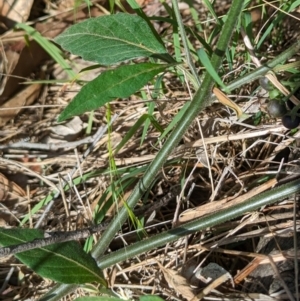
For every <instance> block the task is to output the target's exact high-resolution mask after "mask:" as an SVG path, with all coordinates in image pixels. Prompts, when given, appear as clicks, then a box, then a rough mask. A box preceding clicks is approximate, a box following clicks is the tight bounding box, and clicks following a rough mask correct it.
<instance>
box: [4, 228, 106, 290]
mask: <svg viewBox="0 0 300 301" xmlns="http://www.w3.org/2000/svg"><path fill="white" fill-rule="evenodd" d="M43 237H44V236H43V231H41V230H38V229H4V228H0V245H1V246H4V247H6V246H10V245H17V244H23V243H26V242H29V241H32V240H34V239H36V238H43ZM15 256H16V257H17V258H18V259H19V260H20V261H21V262H23V263H24V264H26V265H27V266H29V267H30V268H31V269H32V270H34V271H35V272H36V273H37V274H39V275H40V276H42V277H46V278H49V279H51V280H54V281H57V282H62V283H75V284H82V283H87V282H92V281H97V282H99V283H101V284H103V285H106V281H105V280H104V278H103V275H102V272H101V270H100V269H99V268H98V266H97V264H96V261H95V260H94V258H93V257H92V256H91V255H89V254H87V253H85V252H84V251H83V250H82V248H81V246H80V245H79V243H77V242H75V241H69V242H64V243H57V244H53V245H50V246H47V247H42V248H37V249H33V250H29V251H25V252H21V253H18V254H16V255H15Z"/></svg>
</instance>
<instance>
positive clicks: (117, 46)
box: [54, 13, 166, 65]
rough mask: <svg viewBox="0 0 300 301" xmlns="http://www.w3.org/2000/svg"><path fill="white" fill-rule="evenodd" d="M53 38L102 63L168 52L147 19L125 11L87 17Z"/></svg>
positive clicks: (65, 47)
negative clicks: (91, 17) (154, 33)
mask: <svg viewBox="0 0 300 301" xmlns="http://www.w3.org/2000/svg"><path fill="white" fill-rule="evenodd" d="M54 41H55V42H56V43H58V44H60V45H61V46H62V47H63V48H64V49H66V50H68V51H70V52H71V53H73V54H76V55H80V56H81V57H82V58H83V59H85V60H87V61H93V62H97V63H99V64H102V65H111V64H116V63H118V62H122V61H125V60H130V59H134V58H138V57H149V56H151V55H153V54H164V53H166V49H165V47H164V46H163V45H162V44H161V43H160V42H159V41H158V40H157V39H156V38H155V36H154V35H153V33H152V31H151V30H150V28H149V26H148V24H147V22H146V21H145V20H143V19H142V18H141V17H139V16H135V15H130V14H124V13H119V14H116V15H109V16H103V17H98V18H94V19H88V20H85V21H83V22H81V23H78V24H75V25H73V26H71V27H70V28H68V29H67V30H66V31H64V32H63V33H62V34H60V35H59V36H57V37H56V38H55V39H54Z"/></svg>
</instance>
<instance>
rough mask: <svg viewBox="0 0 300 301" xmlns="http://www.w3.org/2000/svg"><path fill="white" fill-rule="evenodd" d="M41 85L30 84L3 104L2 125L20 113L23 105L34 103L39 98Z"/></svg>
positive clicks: (0, 114) (1, 110) (1, 109)
mask: <svg viewBox="0 0 300 301" xmlns="http://www.w3.org/2000/svg"><path fill="white" fill-rule="evenodd" d="M41 87H42V86H41V85H40V84H33V85H29V86H27V87H26V88H25V89H24V90H22V91H21V92H19V93H18V94H17V95H15V96H14V97H13V98H11V99H10V100H9V101H7V102H6V103H5V104H4V105H2V106H1V108H0V126H2V125H4V124H5V123H6V122H8V121H10V120H12V119H13V118H14V117H15V116H16V115H17V114H19V112H20V111H21V110H22V107H23V106H28V105H30V104H32V103H33V102H34V101H35V100H36V99H37V97H38V95H39V93H40V89H41Z"/></svg>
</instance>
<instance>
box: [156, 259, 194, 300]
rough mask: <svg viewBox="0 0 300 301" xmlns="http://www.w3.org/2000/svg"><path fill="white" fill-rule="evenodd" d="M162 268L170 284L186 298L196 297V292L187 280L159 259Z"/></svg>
mask: <svg viewBox="0 0 300 301" xmlns="http://www.w3.org/2000/svg"><path fill="white" fill-rule="evenodd" d="M157 264H158V265H159V267H160V269H161V270H162V272H163V274H164V277H165V279H166V281H167V282H168V285H169V286H170V287H172V288H173V289H175V290H176V292H178V293H179V294H181V295H182V296H183V297H184V298H186V299H188V300H191V299H193V298H194V296H195V295H194V293H193V291H192V289H191V287H190V286H189V284H188V282H187V280H186V279H185V278H184V277H182V276H181V275H179V274H178V273H177V272H176V271H173V270H171V269H166V268H165V267H164V266H163V265H162V264H161V263H160V262H159V261H157Z"/></svg>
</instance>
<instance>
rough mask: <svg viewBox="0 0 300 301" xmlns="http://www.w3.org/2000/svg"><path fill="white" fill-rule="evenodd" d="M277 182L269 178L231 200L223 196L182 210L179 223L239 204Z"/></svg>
mask: <svg viewBox="0 0 300 301" xmlns="http://www.w3.org/2000/svg"><path fill="white" fill-rule="evenodd" d="M276 183H277V180H276V179H272V180H269V181H268V182H266V183H265V184H263V185H260V186H259V187H256V188H254V189H252V190H250V191H249V192H247V193H245V194H243V195H241V196H239V197H237V198H234V199H233V200H230V198H225V199H223V200H220V201H217V202H211V203H208V204H204V205H202V206H199V207H196V208H193V209H188V210H186V211H184V212H182V213H181V214H180V216H179V222H180V223H185V222H187V221H190V220H193V219H195V218H199V217H201V216H204V215H206V214H209V213H212V212H216V211H218V210H220V209H221V208H222V209H224V208H227V207H231V206H233V205H236V204H240V203H242V202H244V201H245V200H248V199H249V198H251V197H253V196H255V195H257V194H259V193H261V192H264V191H266V190H267V189H270V188H271V187H273V186H274V185H275V184H276Z"/></svg>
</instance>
